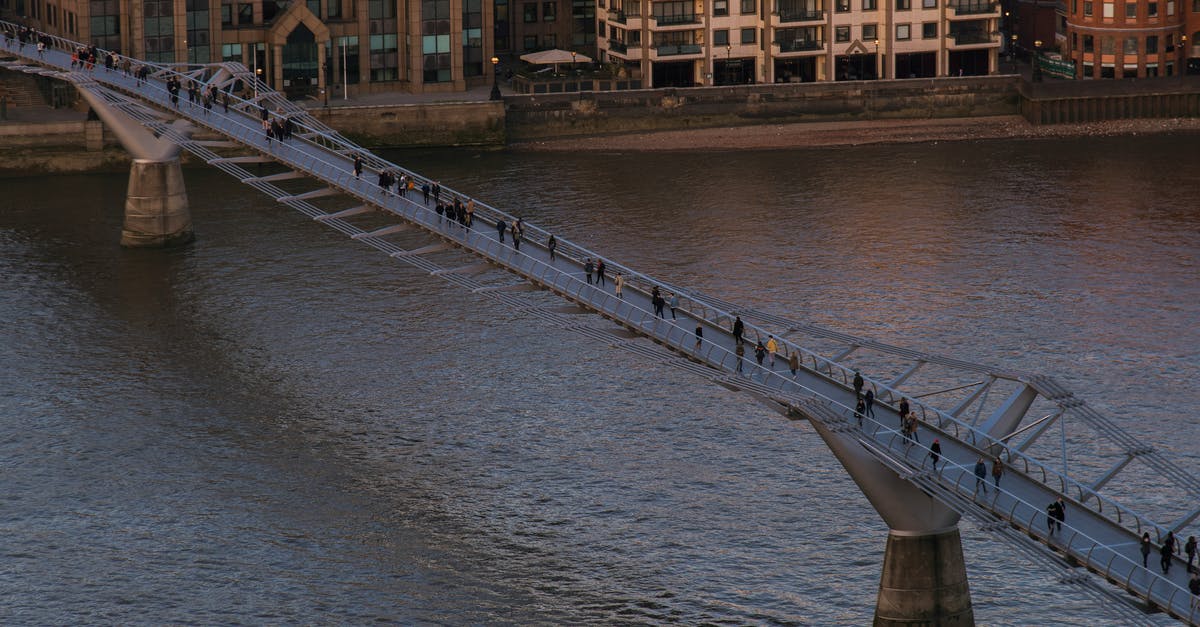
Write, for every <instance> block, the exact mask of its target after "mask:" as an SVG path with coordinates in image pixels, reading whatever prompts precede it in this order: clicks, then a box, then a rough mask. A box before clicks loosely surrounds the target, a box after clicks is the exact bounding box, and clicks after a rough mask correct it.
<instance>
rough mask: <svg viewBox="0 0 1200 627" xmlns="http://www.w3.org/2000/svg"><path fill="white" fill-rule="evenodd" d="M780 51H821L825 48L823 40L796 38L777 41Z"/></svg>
mask: <svg viewBox="0 0 1200 627" xmlns="http://www.w3.org/2000/svg"><path fill="white" fill-rule="evenodd" d="M775 45H776V46H779V52H780V53H788V52H821V51H824V50H825V42H824V41H818V40H815V39H796V40H792V41H777V42H775Z"/></svg>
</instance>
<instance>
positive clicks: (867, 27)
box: [862, 24, 879, 41]
mask: <svg viewBox="0 0 1200 627" xmlns="http://www.w3.org/2000/svg"><path fill="white" fill-rule="evenodd" d="M878 33H879V29H878V27H877V26H876V25H875V24H863V25H862V38H863V41H874V40H876V39H879V34H878Z"/></svg>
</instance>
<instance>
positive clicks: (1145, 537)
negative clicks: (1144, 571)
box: [1142, 531, 1150, 568]
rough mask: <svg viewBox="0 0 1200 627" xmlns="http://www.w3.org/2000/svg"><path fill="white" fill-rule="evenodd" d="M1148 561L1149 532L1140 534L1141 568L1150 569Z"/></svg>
mask: <svg viewBox="0 0 1200 627" xmlns="http://www.w3.org/2000/svg"><path fill="white" fill-rule="evenodd" d="M1149 560H1150V532H1149V531H1147V532H1145V533H1143V534H1142V568H1150V565H1149V564H1148V563H1147V562H1148V561H1149Z"/></svg>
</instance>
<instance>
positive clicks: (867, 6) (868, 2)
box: [862, 0, 1200, 11]
mask: <svg viewBox="0 0 1200 627" xmlns="http://www.w3.org/2000/svg"><path fill="white" fill-rule="evenodd" d="M1196 1H1197V2H1200V0H1196ZM878 9H879V5H878V4H877V3H876V0H862V10H863V11H877V10H878Z"/></svg>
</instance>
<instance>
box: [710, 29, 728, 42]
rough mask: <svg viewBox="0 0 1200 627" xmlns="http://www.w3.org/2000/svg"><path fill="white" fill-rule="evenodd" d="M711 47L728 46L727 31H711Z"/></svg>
mask: <svg viewBox="0 0 1200 627" xmlns="http://www.w3.org/2000/svg"><path fill="white" fill-rule="evenodd" d="M713 45H714V46H728V45H729V31H727V30H715V31H713Z"/></svg>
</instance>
